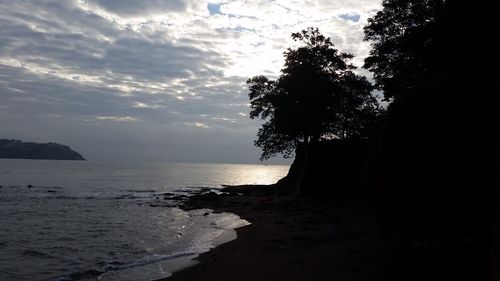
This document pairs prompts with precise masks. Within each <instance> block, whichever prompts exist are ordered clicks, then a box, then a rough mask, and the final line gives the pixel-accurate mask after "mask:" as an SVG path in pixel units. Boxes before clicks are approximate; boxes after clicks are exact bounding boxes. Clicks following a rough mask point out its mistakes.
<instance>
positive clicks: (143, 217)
mask: <svg viewBox="0 0 500 281" xmlns="http://www.w3.org/2000/svg"><path fill="white" fill-rule="evenodd" d="M288 168H289V166H279V165H234V164H192V163H129V162H124V163H115V162H94V161H60V160H13V159H0V280H9V281H10V280H13V281H16V280H19V281H21V280H50V281H72V280H102V281H108V280H125V281H126V280H134V281H141V280H155V279H159V278H164V277H168V276H170V275H171V274H172V272H175V271H177V270H180V269H183V268H185V267H187V266H190V265H193V264H195V263H196V261H195V260H194V259H195V258H196V257H197V256H198V255H199V254H201V253H203V252H206V251H209V250H210V249H211V248H213V247H215V246H217V245H218V244H221V243H224V242H227V241H230V240H231V239H234V238H236V234H235V231H234V229H235V228H237V227H241V226H244V225H247V224H249V222H247V221H245V220H243V219H241V218H239V217H238V216H237V215H236V214H231V213H214V212H212V211H211V210H209V209H200V210H192V211H185V210H182V209H180V208H179V207H178V206H179V201H181V200H183V199H184V200H185V198H187V197H188V196H191V195H192V194H194V193H196V192H219V193H220V192H221V187H222V186H223V185H241V184H271V183H275V182H277V181H278V180H279V179H280V178H282V177H283V176H285V175H286V173H287V172H288Z"/></svg>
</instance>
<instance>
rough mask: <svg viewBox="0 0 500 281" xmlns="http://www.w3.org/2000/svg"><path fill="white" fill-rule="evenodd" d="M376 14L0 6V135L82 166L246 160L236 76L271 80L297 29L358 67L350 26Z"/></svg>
mask: <svg viewBox="0 0 500 281" xmlns="http://www.w3.org/2000/svg"><path fill="white" fill-rule="evenodd" d="M379 7H380V1H379V0H356V1H355V0H349V1H346V0H344V1H326V0H283V1H268V0H266V1H264V0H256V1H247V0H223V1H222V0H210V1H199V0H164V1H161V0H143V1H132V0H123V1H112V0H67V1H59V0H31V1H29V0H27V1H3V2H1V3H0V26H2V28H1V29H0V109H1V110H0V122H1V123H2V126H1V127H0V135H2V136H4V137H17V138H25V139H27V140H41V141H60V142H66V143H68V144H70V145H72V143H75V144H76V145H77V146H78V147H79V148H80V149H81V150H82V151H84V152H85V154H87V155H90V156H89V158H90V159H92V157H95V158H96V159H100V158H106V157H108V156H106V155H109V157H110V158H117V157H118V158H120V157H124V156H123V155H127V154H128V153H130V151H134V152H135V151H137V153H136V154H134V155H130V158H134V157H139V158H140V155H141V151H142V152H143V155H144V156H143V158H147V157H153V156H154V157H157V158H158V159H159V160H161V159H164V160H165V159H167V160H169V161H187V160H190V161H191V160H192V161H195V160H196V158H197V155H196V153H197V152H196V150H195V149H192V147H191V146H196V147H206V149H205V150H210V151H211V153H210V155H211V156H210V157H213V156H214V155H216V154H217V152H220V154H221V155H223V154H224V155H228V154H230V155H233V157H234V159H239V160H238V161H243V160H242V159H250V160H248V161H246V162H251V161H256V160H257V159H258V156H259V152H258V150H257V149H255V148H254V147H253V146H252V140H253V139H254V138H255V134H256V132H257V129H258V127H259V125H260V124H259V122H258V121H253V120H250V119H249V118H248V115H247V113H248V111H249V107H248V95H247V94H248V91H247V88H246V84H245V81H246V80H247V79H248V78H249V77H251V76H253V75H257V74H265V75H268V76H270V77H276V76H277V75H279V71H280V68H281V67H282V64H283V51H284V50H285V49H286V48H287V47H289V46H290V45H291V44H292V42H291V40H290V34H291V33H292V32H296V31H299V30H301V29H303V28H306V27H309V26H317V27H319V29H320V31H321V32H323V33H324V34H326V35H328V36H330V37H331V38H332V40H333V42H334V43H335V44H336V46H337V47H338V48H339V49H340V50H342V51H348V52H352V53H354V54H355V55H356V56H357V58H356V59H355V61H354V62H355V63H356V64H357V65H361V61H362V58H363V57H364V56H366V55H367V54H368V52H369V45H368V44H367V43H366V42H363V41H362V37H363V31H362V28H363V26H364V24H366V21H367V18H368V17H370V16H371V15H373V14H374V13H375V11H376V10H377V9H378V8H379ZM361 73H366V72H362V71H361ZM89 132H90V133H89ZM187 139H196V140H199V141H187ZM117 143H120V144H121V145H117ZM162 143H163V144H164V145H165V146H167V147H168V148H165V147H164V146H163V145H162ZM130 147H138V149H137V150H134V149H130ZM139 148H140V149H139ZM226 148H231V151H229V153H228V151H226V150H225V149H226ZM155 149H156V150H157V151H159V150H163V149H165V151H166V152H165V153H164V154H161V155H160V154H159V153H156V154H155V153H152V152H151V151H153V150H155ZM181 151H182V152H181ZM198 152H200V151H198ZM200 153H201V152H200ZM152 155H153V156H152ZM162 157H163V158H162ZM206 157H208V158H209V156H208V155H206ZM202 158H203V157H202ZM208 158H204V159H203V161H207V159H208ZM223 158H224V157H222V156H221V158H220V159H223ZM224 159H226V158H224ZM200 161H201V160H200ZM211 161H215V162H217V161H219V160H218V159H217V157H215V158H213V159H212V160H211ZM220 161H222V160H220ZM235 161H236V160H235Z"/></svg>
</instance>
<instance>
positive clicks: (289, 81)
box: [247, 28, 378, 159]
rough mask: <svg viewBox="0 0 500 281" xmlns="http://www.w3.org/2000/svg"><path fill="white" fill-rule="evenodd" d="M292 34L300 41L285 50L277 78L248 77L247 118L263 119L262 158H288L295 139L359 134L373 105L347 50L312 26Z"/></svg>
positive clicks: (305, 140) (368, 86) (306, 140)
mask: <svg viewBox="0 0 500 281" xmlns="http://www.w3.org/2000/svg"><path fill="white" fill-rule="evenodd" d="M292 39H293V40H294V41H296V42H298V43H300V44H301V45H300V47H298V48H289V49H287V51H286V52H285V53H284V56H285V65H284V67H283V69H282V70H281V75H280V76H279V77H278V79H277V80H271V79H269V78H267V77H265V76H255V77H253V78H251V79H249V80H248V81H247V83H248V84H249V89H250V94H249V98H250V104H251V111H250V117H251V118H252V119H254V118H260V119H263V120H266V122H265V123H264V124H263V125H262V127H261V128H260V129H259V132H258V134H257V140H256V141H255V145H256V146H258V147H260V148H262V150H263V153H262V156H261V159H267V158H270V157H272V156H275V155H276V154H278V153H282V154H283V155H284V156H285V157H289V156H291V155H292V154H293V152H294V149H295V148H296V147H297V145H298V144H300V143H309V142H317V141H319V140H322V139H333V138H340V139H347V138H360V137H364V136H365V133H366V129H367V127H368V126H369V124H370V122H372V121H373V119H374V117H375V115H376V113H377V110H378V105H377V101H376V99H375V98H374V97H373V96H372V95H371V91H372V85H371V84H370V82H368V80H367V79H366V78H365V77H362V76H359V75H356V74H355V73H354V72H353V70H354V69H355V67H354V66H353V65H352V64H350V63H349V60H350V59H351V58H353V55H352V54H348V53H341V52H339V51H338V50H337V49H335V46H334V44H333V43H332V42H331V40H330V39H329V38H327V37H325V36H324V35H322V34H321V33H320V32H319V30H318V29H317V28H308V29H306V30H302V31H301V32H297V33H293V34H292Z"/></svg>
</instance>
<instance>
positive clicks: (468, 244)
mask: <svg viewBox="0 0 500 281" xmlns="http://www.w3.org/2000/svg"><path fill="white" fill-rule="evenodd" d="M492 5H493V4H487V3H486V2H483V3H481V4H479V3H478V2H469V1H468V2H465V1H445V0H412V1H408V0H404V1H403V0H384V1H383V9H382V10H381V11H380V12H378V13H377V14H376V15H375V16H374V17H372V18H371V19H369V23H368V25H367V26H366V27H365V39H366V40H368V41H370V42H371V43H372V46H373V50H372V51H371V53H370V56H369V57H368V58H367V59H366V60H365V67H366V68H368V69H369V70H371V71H372V72H373V73H374V78H375V82H376V87H377V88H379V89H380V90H383V92H384V95H385V98H386V99H387V100H388V101H390V105H389V107H388V110H387V115H386V119H385V120H384V121H383V122H384V123H383V124H382V125H381V128H382V131H381V132H380V134H379V136H378V140H379V141H380V146H379V149H378V162H377V163H378V165H376V166H377V169H378V173H377V174H378V175H379V176H378V179H377V182H378V184H377V186H378V189H379V190H378V191H379V192H378V194H382V195H381V196H380V202H382V203H381V204H380V205H381V206H384V207H383V208H384V209H385V213H383V215H382V216H381V221H382V222H383V224H384V225H385V229H386V231H387V232H388V233H390V235H392V236H391V237H393V238H394V239H392V240H391V241H392V243H394V244H397V246H398V247H395V248H398V249H400V250H401V251H402V252H405V254H404V255H406V259H405V262H404V263H405V264H406V265H408V271H413V272H412V274H410V275H411V277H408V276H407V277H406V278H405V280H500V231H499V228H500V227H499V226H500V224H499V218H500V215H499V214H500V213H499V206H500V197H499V196H498V194H499V192H498V190H497V189H499V187H500V180H499V177H500V164H499V163H500V160H499V159H500V149H499V144H500V139H499V137H498V134H499V132H500V131H499V130H500V123H499V121H500V110H499V109H498V106H499V105H500V98H499V94H500V87H499V83H498V79H499V77H500V71H499V65H500V64H499V61H500V60H499V53H498V52H499V51H500V46H499V44H498V43H497V42H498V38H496V36H497V34H498V30H497V28H496V27H497V26H498V23H497V22H496V21H497V20H496V18H498V17H497V16H496V15H494V11H496V9H495V8H494V7H493V6H492ZM395 237H397V238H395ZM412 264H413V266H411V265H412ZM415 265H418V266H415Z"/></svg>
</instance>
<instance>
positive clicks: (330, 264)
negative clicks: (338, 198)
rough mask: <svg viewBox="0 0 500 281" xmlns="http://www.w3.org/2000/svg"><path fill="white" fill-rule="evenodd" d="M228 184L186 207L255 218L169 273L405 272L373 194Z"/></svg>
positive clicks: (357, 275)
mask: <svg viewBox="0 0 500 281" xmlns="http://www.w3.org/2000/svg"><path fill="white" fill-rule="evenodd" d="M226 191H227V192H228V193H227V194H223V195H215V194H206V195H197V196H194V197H191V198H190V199H189V200H188V201H187V202H186V203H185V204H184V206H183V207H184V208H185V209H196V208H210V209H213V210H214V211H216V212H231V213H235V214H237V215H239V216H240V217H241V218H243V219H246V220H248V221H249V222H250V223H251V225H248V226H245V227H242V228H239V229H237V235H238V238H237V239H235V240H233V241H231V242H228V243H225V244H223V245H221V246H219V247H217V248H215V249H213V250H211V251H209V252H207V253H204V254H202V255H201V256H200V257H199V258H198V261H199V264H198V265H196V266H193V267H190V268H187V269H185V270H182V271H180V272H176V273H174V274H173V275H172V276H171V277H169V278H165V279H163V280H165V281H180V280H189V281H195V280H204V281H210V280H217V281H223V280H240V281H244V280H252V281H255V280H257V281H265V280H288V281H292V280H398V279H400V278H397V273H396V272H397V270H396V269H395V267H394V264H395V262H394V261H391V260H390V259H389V257H388V256H387V254H386V253H387V252H388V251H387V250H386V245H385V244H386V243H385V241H384V239H383V236H382V235H380V231H379V230H378V227H377V223H376V221H375V217H376V215H375V212H374V208H372V207H370V204H368V203H367V201H365V200H362V199H357V200H346V201H343V202H324V201H317V200H310V199H309V200H308V199H300V200H299V199H297V198H294V197H283V196H276V195H275V194H274V192H273V189H271V187H268V186H246V187H232V188H228V189H226Z"/></svg>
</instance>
